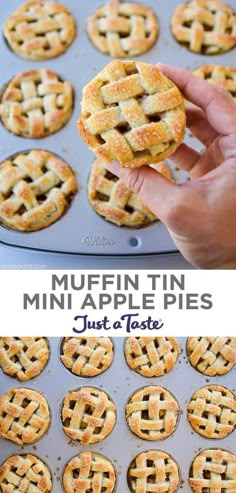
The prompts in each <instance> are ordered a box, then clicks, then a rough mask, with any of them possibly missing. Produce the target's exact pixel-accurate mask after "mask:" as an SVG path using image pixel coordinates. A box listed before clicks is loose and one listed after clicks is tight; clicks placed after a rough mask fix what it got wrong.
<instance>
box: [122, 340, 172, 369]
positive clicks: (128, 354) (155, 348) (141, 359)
mask: <svg viewBox="0 0 236 493" xmlns="http://www.w3.org/2000/svg"><path fill="white" fill-rule="evenodd" d="M124 350H125V359H126V362H127V364H128V365H129V367H130V368H131V370H134V371H136V373H140V375H142V376H143V377H161V376H163V375H164V374H165V373H169V371H171V370H172V368H173V367H174V366H175V363H176V361H177V358H178V355H179V345H178V341H177V339H176V338H175V337H127V338H126V340H125V346H124Z"/></svg>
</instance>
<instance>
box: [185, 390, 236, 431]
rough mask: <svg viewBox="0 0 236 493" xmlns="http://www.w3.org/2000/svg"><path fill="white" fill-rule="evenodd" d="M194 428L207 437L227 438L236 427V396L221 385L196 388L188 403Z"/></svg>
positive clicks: (189, 418)
mask: <svg viewBox="0 0 236 493" xmlns="http://www.w3.org/2000/svg"><path fill="white" fill-rule="evenodd" d="M188 420H189V423H190V424H191V426H192V428H193V429H194V430H195V431H196V432H197V433H199V435H202V436H204V437H206V438H216V439H219V438H225V437H227V436H228V435H229V434H230V433H231V432H232V431H234V429H235V427H236V398H235V395H234V394H233V392H231V391H230V390H229V389H227V388H226V387H222V386H221V385H207V386H206V387H202V388H201V389H198V390H196V392H194V394H193V396H192V397H191V400H190V402H189V404H188Z"/></svg>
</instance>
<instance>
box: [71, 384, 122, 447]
mask: <svg viewBox="0 0 236 493" xmlns="http://www.w3.org/2000/svg"><path fill="white" fill-rule="evenodd" d="M61 419H62V424H63V430H64V432H65V433H66V435H68V436H69V437H70V438H72V440H77V441H79V442H80V443H81V444H82V445H89V444H90V443H97V442H101V441H103V440H105V438H106V437H107V436H108V435H109V434H110V433H111V432H112V430H113V428H114V426H115V422H116V406H115V404H114V403H113V402H112V400H111V398H110V397H109V395H108V394H106V392H104V391H102V390H99V389H97V388H95V387H81V388H80V389H78V390H74V391H70V392H68V393H67V394H66V396H65V398H64V401H63V405H62V413H61Z"/></svg>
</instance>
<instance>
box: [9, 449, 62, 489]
mask: <svg viewBox="0 0 236 493" xmlns="http://www.w3.org/2000/svg"><path fill="white" fill-rule="evenodd" d="M29 453H30V455H34V456H35V457H36V458H37V459H39V460H41V462H43V464H44V465H45V466H46V467H47V468H48V470H49V472H50V475H51V482H52V488H51V490H50V493H52V492H53V491H54V486H55V483H54V480H53V474H52V471H51V469H50V467H49V465H48V464H47V462H46V461H45V460H44V459H42V457H39V455H37V454H35V453H33V452H25V453H24V454H22V453H20V452H19V453H17V452H15V453H14V454H11V455H9V456H8V457H6V458H5V459H4V461H2V463H1V462H0V468H1V467H2V466H3V464H4V462H5V461H6V460H8V459H10V458H11V457H12V455H20V456H21V457H26V456H27V455H28V454H29Z"/></svg>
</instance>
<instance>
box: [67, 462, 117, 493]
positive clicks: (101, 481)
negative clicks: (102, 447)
mask: <svg viewBox="0 0 236 493" xmlns="http://www.w3.org/2000/svg"><path fill="white" fill-rule="evenodd" d="M63 486H64V489H65V491H66V492H67V493H74V492H75V491H78V492H80V493H87V492H88V491H91V492H92V491H94V492H96V493H112V492H113V491H114V490H115V486H116V474H115V470H114V467H113V465H112V463H111V462H110V461H109V460H108V459H107V458H106V457H104V456H102V455H100V454H97V453H95V452H82V453H81V454H79V455H77V456H75V457H73V459H71V460H70V462H69V463H68V464H67V466H66V467H65V470H64V473H63Z"/></svg>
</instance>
